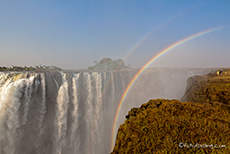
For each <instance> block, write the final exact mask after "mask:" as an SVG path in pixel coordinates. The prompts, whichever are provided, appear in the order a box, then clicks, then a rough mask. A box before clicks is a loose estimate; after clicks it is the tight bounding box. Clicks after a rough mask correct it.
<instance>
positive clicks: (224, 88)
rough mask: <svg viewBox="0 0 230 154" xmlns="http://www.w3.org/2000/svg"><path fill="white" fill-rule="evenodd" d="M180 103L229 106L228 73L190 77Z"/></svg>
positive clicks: (229, 81) (229, 82)
mask: <svg viewBox="0 0 230 154" xmlns="http://www.w3.org/2000/svg"><path fill="white" fill-rule="evenodd" d="M181 101H190V102H199V103H211V102H220V103H224V104H227V105H230V71H223V72H222V73H221V74H216V73H211V74H207V75H203V76H194V77H190V78H189V79H188V80H187V88H186V91H185V94H184V96H183V97H182V99H181Z"/></svg>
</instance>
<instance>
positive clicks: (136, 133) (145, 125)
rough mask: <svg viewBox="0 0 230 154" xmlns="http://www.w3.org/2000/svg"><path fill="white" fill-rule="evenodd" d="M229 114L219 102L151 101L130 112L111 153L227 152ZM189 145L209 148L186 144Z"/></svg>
mask: <svg viewBox="0 0 230 154" xmlns="http://www.w3.org/2000/svg"><path fill="white" fill-rule="evenodd" d="M229 117H230V113H229V111H228V109H227V108H224V107H223V105H222V104H208V103H205V104H199V103H190V102H188V103H185V102H180V101H178V100H163V99H157V100H150V101H149V102H148V103H146V104H143V105H142V106H141V107H140V108H132V109H131V111H129V113H128V115H127V116H126V118H127V119H126V121H125V123H124V124H123V125H121V126H120V128H119V130H118V134H117V139H116V144H115V147H114V149H113V152H112V153H111V154H117V153H130V154H134V153H146V154H149V153H217V152H219V153H230V147H229V146H230V119H229ZM182 143H183V144H182ZM190 144H192V145H193V146H195V145H196V144H197V146H198V144H199V145H202V146H203V145H204V146H205V145H206V146H210V147H206V148H201V147H200V148H198V147H194V148H192V147H190V148H188V147H185V146H186V145H190ZM211 145H213V146H215V145H216V146H218V147H219V146H226V147H221V148H220V147H219V148H212V147H211ZM182 146H184V147H182Z"/></svg>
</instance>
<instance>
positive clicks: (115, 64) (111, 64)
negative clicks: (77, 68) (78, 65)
mask: <svg viewBox="0 0 230 154" xmlns="http://www.w3.org/2000/svg"><path fill="white" fill-rule="evenodd" d="M94 63H95V65H94V66H89V67H88V70H91V71H109V70H120V69H129V68H131V66H126V65H125V63H124V61H123V60H122V59H118V60H112V59H111V58H103V59H102V60H101V61H100V62H99V63H98V62H97V61H94Z"/></svg>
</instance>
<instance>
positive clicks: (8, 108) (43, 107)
mask: <svg viewBox="0 0 230 154" xmlns="http://www.w3.org/2000/svg"><path fill="white" fill-rule="evenodd" d="M204 72H205V71H204V70H181V71H178V70H154V71H151V70H150V71H147V72H145V73H143V74H142V76H141V77H139V78H138V80H136V82H135V84H134V85H133V87H132V89H131V90H130V91H129V94H128V95H127V97H126V99H125V101H124V105H123V108H122V110H121V112H120V119H119V122H120V123H122V122H123V121H124V117H125V115H126V114H127V112H128V111H129V110H130V109H131V108H132V107H134V106H139V105H141V104H142V103H145V102H146V100H147V99H150V98H158V97H159V96H161V98H169V99H170V98H174V99H180V96H182V95H183V93H184V89H185V86H186V79H187V77H189V76H191V75H194V74H203V73H204ZM206 72H210V70H206ZM135 73H136V72H132V71H126V72H125V71H123V72H78V73H75V74H72V73H63V72H46V73H32V72H28V73H20V72H5V73H0V154H18V153H19V154H21V153H23V154H31V153H33V154H73V153H74V154H75V153H76V154H107V153H109V152H110V144H111V143H110V142H111V133H112V126H113V122H114V121H113V120H114V116H115V112H116V109H117V106H118V103H119V101H120V99H121V97H122V95H123V93H124V91H125V88H126V86H127V85H128V84H129V82H130V81H131V80H132V78H133V77H134V75H135Z"/></svg>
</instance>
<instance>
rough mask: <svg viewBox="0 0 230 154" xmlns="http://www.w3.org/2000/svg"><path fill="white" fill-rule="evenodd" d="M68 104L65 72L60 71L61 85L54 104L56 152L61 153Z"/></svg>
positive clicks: (63, 143)
mask: <svg viewBox="0 0 230 154" xmlns="http://www.w3.org/2000/svg"><path fill="white" fill-rule="evenodd" d="M68 105H69V95H68V83H67V80H66V74H63V73H62V85H61V86H60V88H59V90H58V96H57V106H56V117H57V121H56V125H57V128H56V129H57V136H56V138H57V141H56V153H57V154H61V153H63V152H62V147H63V146H65V144H66V143H65V140H66V131H67V110H68Z"/></svg>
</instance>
